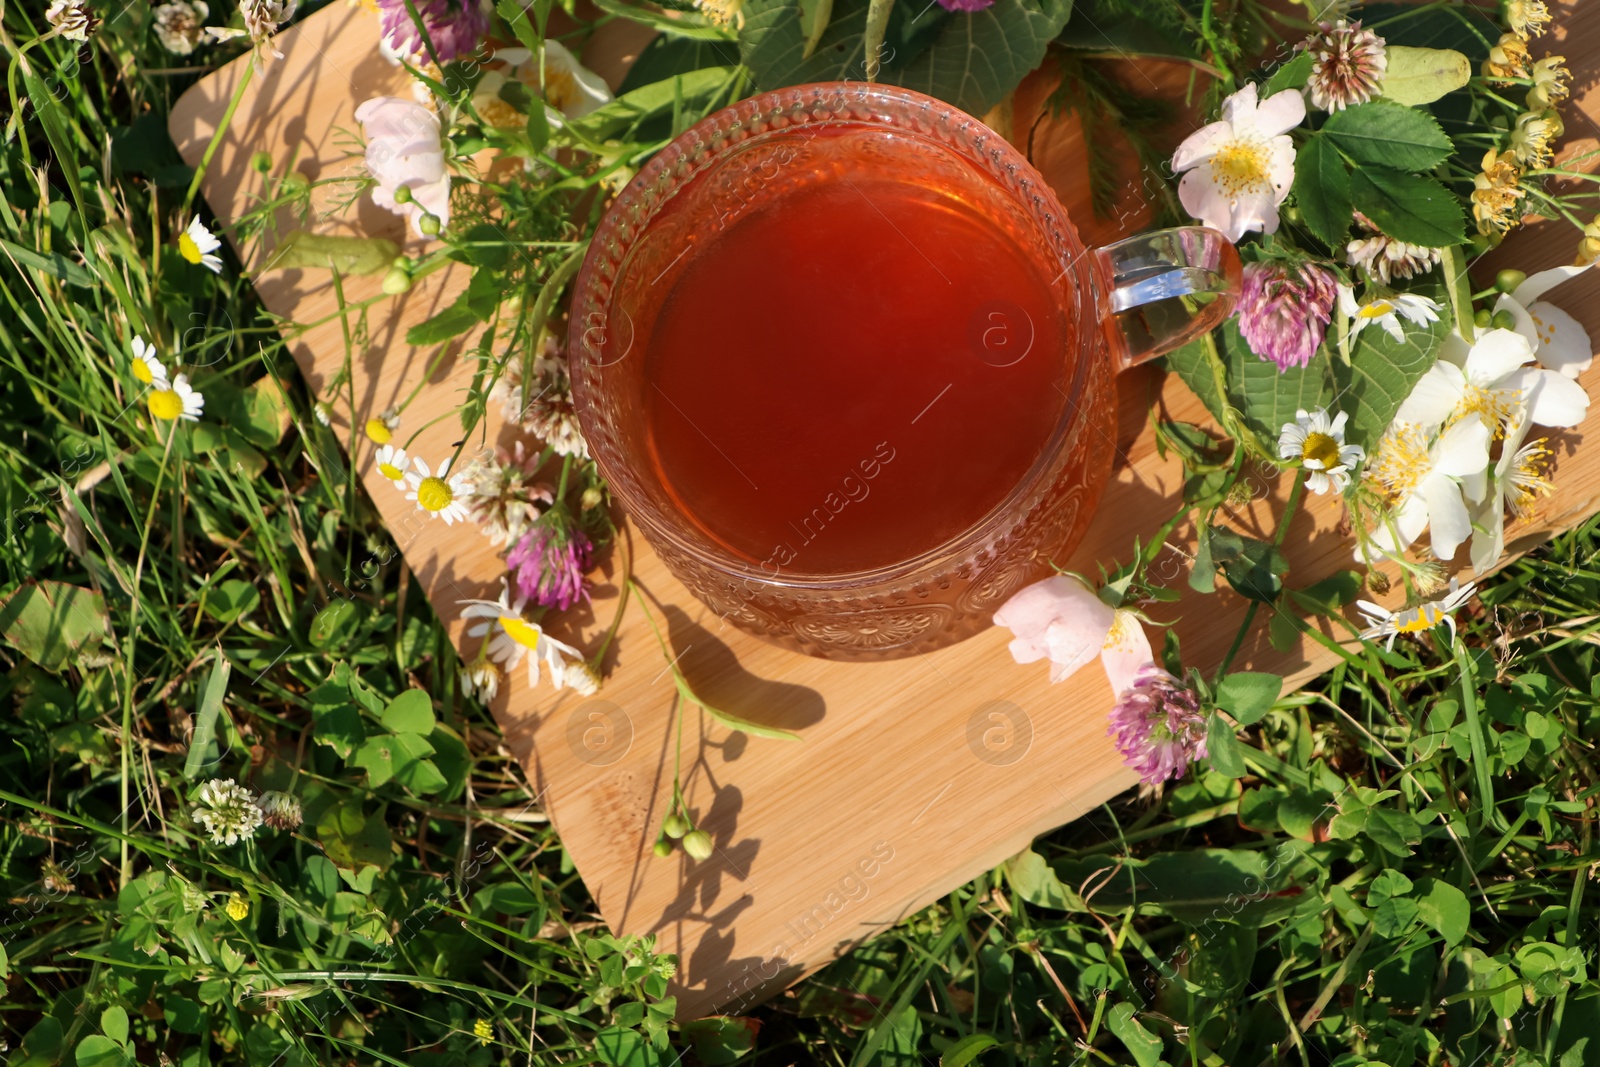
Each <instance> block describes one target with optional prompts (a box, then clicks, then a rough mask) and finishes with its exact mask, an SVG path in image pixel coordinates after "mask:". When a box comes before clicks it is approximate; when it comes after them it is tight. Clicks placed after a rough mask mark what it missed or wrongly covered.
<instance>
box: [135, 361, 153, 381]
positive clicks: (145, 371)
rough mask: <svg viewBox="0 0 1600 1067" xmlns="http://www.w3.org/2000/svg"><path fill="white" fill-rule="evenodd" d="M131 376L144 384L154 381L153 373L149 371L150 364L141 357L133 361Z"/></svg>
mask: <svg viewBox="0 0 1600 1067" xmlns="http://www.w3.org/2000/svg"><path fill="white" fill-rule="evenodd" d="M133 376H134V377H135V378H137V379H139V381H141V382H143V383H144V384H146V385H149V384H150V383H151V382H153V381H155V380H156V378H155V375H154V374H151V373H150V364H148V363H146V362H145V361H144V360H142V359H136V360H134V361H133Z"/></svg>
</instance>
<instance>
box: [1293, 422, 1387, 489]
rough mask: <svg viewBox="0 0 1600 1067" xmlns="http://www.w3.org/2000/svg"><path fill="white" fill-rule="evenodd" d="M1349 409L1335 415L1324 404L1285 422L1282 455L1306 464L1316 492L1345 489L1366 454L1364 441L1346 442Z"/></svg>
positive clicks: (1308, 481)
mask: <svg viewBox="0 0 1600 1067" xmlns="http://www.w3.org/2000/svg"><path fill="white" fill-rule="evenodd" d="M1349 417H1350V416H1349V414H1348V413H1347V412H1343V411H1341V412H1339V414H1337V415H1335V416H1334V417H1333V418H1332V419H1329V418H1328V413H1327V411H1326V410H1324V409H1322V408H1318V409H1317V410H1316V411H1312V412H1307V411H1306V410H1305V409H1304V408H1302V409H1300V410H1299V411H1296V412H1295V413H1294V421H1293V422H1286V423H1284V425H1283V432H1282V433H1281V434H1280V435H1279V436H1278V456H1279V457H1280V458H1282V459H1287V460H1296V461H1298V462H1299V463H1300V466H1301V467H1303V468H1305V470H1306V471H1307V474H1306V488H1307V489H1309V490H1311V491H1312V492H1313V493H1318V494H1321V493H1327V492H1329V491H1332V492H1335V493H1342V492H1344V491H1345V488H1346V487H1348V486H1349V484H1350V472H1351V471H1352V470H1353V469H1355V465H1356V464H1357V463H1360V462H1361V460H1362V459H1363V458H1364V457H1365V456H1366V451H1365V450H1364V449H1362V447H1361V446H1360V445H1347V444H1345V443H1344V424H1345V421H1346V420H1347V419H1348V418H1349Z"/></svg>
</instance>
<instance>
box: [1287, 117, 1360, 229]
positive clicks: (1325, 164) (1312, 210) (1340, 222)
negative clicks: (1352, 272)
mask: <svg viewBox="0 0 1600 1067" xmlns="http://www.w3.org/2000/svg"><path fill="white" fill-rule="evenodd" d="M1294 200H1295V203H1296V204H1297V205H1299V208H1300V217H1301V218H1302V219H1304V220H1305V224H1306V227H1307V228H1308V229H1310V230H1311V232H1312V233H1313V234H1314V235H1315V236H1316V238H1317V240H1319V241H1321V242H1322V243H1323V244H1325V245H1327V246H1328V247H1329V248H1332V249H1334V250H1336V251H1337V250H1340V249H1342V248H1343V247H1344V240H1345V237H1346V236H1347V235H1348V234H1349V233H1350V221H1351V219H1352V218H1353V216H1352V215H1351V202H1350V170H1349V168H1348V167H1346V166H1345V163H1344V160H1343V159H1342V158H1340V156H1339V153H1338V152H1337V151H1335V150H1334V148H1333V146H1332V145H1331V144H1329V143H1328V142H1327V141H1326V140H1324V139H1323V138H1322V137H1320V136H1317V137H1312V138H1311V139H1310V140H1309V141H1307V142H1306V143H1305V145H1304V146H1302V147H1301V149H1300V152H1299V154H1298V155H1296V156H1295V160H1294Z"/></svg>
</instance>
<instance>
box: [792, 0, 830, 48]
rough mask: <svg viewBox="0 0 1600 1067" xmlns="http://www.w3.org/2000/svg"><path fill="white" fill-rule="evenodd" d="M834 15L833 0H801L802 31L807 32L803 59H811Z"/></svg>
mask: <svg viewBox="0 0 1600 1067" xmlns="http://www.w3.org/2000/svg"><path fill="white" fill-rule="evenodd" d="M832 17H833V0H800V32H801V33H803V34H805V37H806V47H805V51H804V52H803V53H802V54H801V56H800V58H801V59H810V58H811V53H813V52H815V51H816V50H817V42H819V41H821V40H822V35H823V34H824V33H825V32H827V29H828V21H829V20H830V19H831V18H832Z"/></svg>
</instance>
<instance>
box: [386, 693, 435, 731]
mask: <svg viewBox="0 0 1600 1067" xmlns="http://www.w3.org/2000/svg"><path fill="white" fill-rule="evenodd" d="M380 719H381V721H382V722H383V727H384V729H386V730H391V731H393V732H394V733H397V734H398V733H413V734H421V735H423V736H424V737H426V736H427V735H428V734H431V733H433V727H434V724H435V723H436V722H437V720H436V719H435V718H434V717H433V701H432V700H431V699H430V698H429V696H428V691H427V690H426V689H407V690H406V691H405V692H404V693H401V694H400V695H399V696H397V697H395V698H394V699H393V700H391V701H389V706H388V707H386V708H384V709H383V715H382V716H380Z"/></svg>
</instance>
